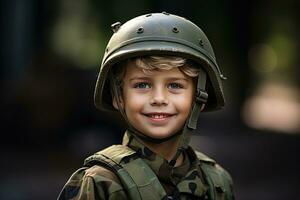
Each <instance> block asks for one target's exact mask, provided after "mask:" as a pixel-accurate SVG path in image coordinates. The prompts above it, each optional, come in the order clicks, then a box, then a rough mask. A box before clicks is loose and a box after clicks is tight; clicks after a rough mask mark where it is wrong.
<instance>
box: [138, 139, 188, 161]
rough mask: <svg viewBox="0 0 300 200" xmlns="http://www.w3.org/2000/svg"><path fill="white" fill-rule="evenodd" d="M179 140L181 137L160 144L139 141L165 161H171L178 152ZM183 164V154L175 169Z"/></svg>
mask: <svg viewBox="0 0 300 200" xmlns="http://www.w3.org/2000/svg"><path fill="white" fill-rule="evenodd" d="M179 139H180V136H177V137H174V138H172V139H170V140H167V141H165V142H163V143H159V144H156V143H151V142H147V141H144V140H139V141H140V142H141V143H142V144H144V145H145V146H146V147H148V148H149V149H150V150H151V151H153V152H155V153H156V154H159V155H161V156H162V157H163V158H164V159H166V160H168V161H171V160H172V158H173V157H174V156H175V154H176V152H177V148H178V144H179ZM182 163H183V155H182V153H181V154H180V155H179V156H178V158H177V160H176V164H175V167H176V166H179V165H181V164H182Z"/></svg>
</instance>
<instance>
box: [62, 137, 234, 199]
mask: <svg viewBox="0 0 300 200" xmlns="http://www.w3.org/2000/svg"><path fill="white" fill-rule="evenodd" d="M128 135H129V137H130V139H128V138H129V137H128ZM122 145H126V146H128V147H130V148H131V149H133V150H134V151H135V152H136V153H135V154H132V155H130V156H128V157H125V158H124V159H123V160H121V163H128V162H131V161H132V160H134V159H136V158H137V157H139V158H142V159H143V161H145V162H146V163H147V164H148V165H149V166H150V168H151V169H152V170H153V172H154V173H155V174H156V176H157V177H158V179H159V181H160V183H161V184H162V186H163V188H164V190H165V191H166V193H167V195H169V199H171V198H170V197H171V196H172V198H173V199H210V196H209V194H208V185H207V181H206V178H205V176H204V174H203V172H202V170H201V168H200V161H199V159H198V158H197V155H196V153H195V152H194V150H193V149H192V148H191V147H189V148H188V149H187V150H186V151H184V152H183V155H184V161H183V163H182V165H180V166H178V167H172V166H170V163H169V162H168V161H167V160H165V159H164V158H163V157H161V156H160V155H157V154H155V153H154V152H152V151H151V150H150V149H149V148H147V147H145V146H144V145H142V144H141V143H140V142H139V141H138V140H137V139H135V137H133V136H132V135H130V134H129V133H128V132H127V133H125V136H124V139H123V144H122ZM218 167H219V166H218ZM219 168H220V167H219ZM220 170H222V171H224V172H225V173H226V174H227V172H226V171H225V170H223V169H222V168H220ZM227 175H228V174H227ZM228 180H229V182H230V187H231V188H232V182H231V179H230V176H229V175H228ZM231 194H232V192H231ZM167 198H168V197H166V199H167ZM58 199H59V200H64V199H66V200H67V199H72V200H75V199H89V200H93V199H111V200H114V199H116V200H117V199H118V200H121V199H129V198H128V196H127V194H126V190H125V189H124V187H123V186H122V184H121V182H120V180H119V178H118V177H117V175H116V174H114V173H113V172H112V171H110V170H109V169H106V168H104V167H102V166H99V165H92V166H90V167H82V168H80V169H79V170H77V171H76V172H75V173H74V174H73V175H72V176H71V178H70V179H69V180H68V182H67V183H66V185H65V186H64V188H63V190H62V192H61V194H60V196H59V198H58ZM219 199H233V197H227V196H226V194H223V196H222V198H219Z"/></svg>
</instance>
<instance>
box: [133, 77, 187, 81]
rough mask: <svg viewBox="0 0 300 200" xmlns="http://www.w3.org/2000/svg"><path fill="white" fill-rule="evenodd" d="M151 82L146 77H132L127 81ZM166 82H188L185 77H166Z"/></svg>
mask: <svg viewBox="0 0 300 200" xmlns="http://www.w3.org/2000/svg"><path fill="white" fill-rule="evenodd" d="M139 79H141V80H151V77H147V76H135V77H132V78H130V79H129V81H133V80H139ZM167 79H168V80H171V81H177V80H183V81H187V82H188V79H187V78H185V77H168V78H167Z"/></svg>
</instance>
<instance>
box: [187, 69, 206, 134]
mask: <svg viewBox="0 0 300 200" xmlns="http://www.w3.org/2000/svg"><path fill="white" fill-rule="evenodd" d="M205 86H206V72H205V71H204V70H203V69H202V68H200V71H199V75H198V80H197V88H196V94H195V100H194V103H193V108H192V111H191V113H190V116H189V119H188V124H187V127H188V128H190V129H193V130H195V129H196V128H197V121H198V117H199V114H200V112H201V109H202V107H203V106H204V105H205V104H206V102H207V99H208V94H207V92H206V90H205Z"/></svg>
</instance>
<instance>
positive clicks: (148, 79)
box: [59, 12, 234, 200]
mask: <svg viewBox="0 0 300 200" xmlns="http://www.w3.org/2000/svg"><path fill="white" fill-rule="evenodd" d="M112 29H113V31H114V32H115V33H114V35H113V36H112V37H111V39H110V41H109V43H108V45H107V48H106V52H105V55H104V58H103V61H102V65H101V69H100V73H99V76H98V80H97V83H96V88H95V105H96V107H97V108H99V109H102V110H109V111H118V112H120V113H121V115H122V116H123V118H124V120H125V121H126V122H127V125H128V129H127V131H126V133H125V135H124V139H123V144H122V145H113V146H111V147H108V148H106V149H104V150H102V151H100V152H97V153H96V154H94V155H92V156H90V157H89V158H87V159H86V160H85V163H84V166H83V168H81V169H79V170H78V171H76V172H75V173H74V174H73V175H72V176H71V178H70V179H69V181H68V182H67V183H66V185H65V186H64V188H63V190H62V192H61V193H60V196H59V199H149V200H150V199H211V200H223V199H224V200H231V199H234V196H233V193H232V180H231V178H230V175H229V174H228V173H227V172H226V171H225V170H224V169H223V168H221V167H220V166H219V165H218V164H216V162H215V161H214V160H212V159H210V158H209V157H207V156H205V155H204V154H202V153H200V152H196V151H194V150H193V148H192V147H190V146H189V145H188V143H189V138H190V134H191V131H192V130H194V129H196V124H197V118H198V115H199V113H200V112H201V111H210V110H217V109H220V108H221V107H222V106H224V97H223V92H222V87H221V79H223V78H224V77H223V75H222V74H221V73H220V70H219V68H218V66H217V63H216V59H215V56H214V52H213V50H212V47H211V45H210V43H209V41H208V39H207V37H206V36H205V34H204V33H203V32H202V30H201V29H200V28H199V27H197V26H196V25H195V24H193V23H192V22H190V21H188V20H186V19H184V18H181V17H179V16H176V15H171V14H168V13H166V12H163V13H153V14H147V15H143V16H139V17H137V18H134V19H132V20H130V21H128V22H126V23H125V24H123V25H121V23H119V22H118V23H115V24H113V25H112Z"/></svg>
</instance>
